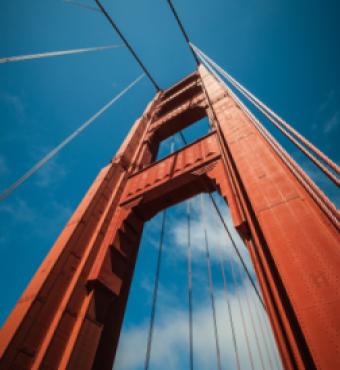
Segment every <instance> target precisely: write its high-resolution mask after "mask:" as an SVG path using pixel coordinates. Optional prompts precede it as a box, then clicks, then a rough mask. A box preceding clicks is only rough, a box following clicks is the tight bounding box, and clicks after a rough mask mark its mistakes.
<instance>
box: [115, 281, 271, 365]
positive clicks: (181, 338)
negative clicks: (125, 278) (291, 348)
mask: <svg viewBox="0 0 340 370" xmlns="http://www.w3.org/2000/svg"><path fill="white" fill-rule="evenodd" d="M238 293H239V295H240V302H241V305H242V307H243V313H244V316H245V322H246V326H247V333H248V336H249V344H250V349H251V353H252V356H253V361H254V364H255V369H260V368H262V366H261V362H260V357H259V352H258V349H257V345H256V339H255V335H254V332H253V327H252V326H251V320H250V316H249V311H248V305H247V301H246V294H248V299H251V302H250V305H251V307H252V308H251V310H252V315H253V318H254V322H255V328H256V331H257V335H258V337H259V345H260V349H261V353H262V356H263V361H264V365H265V368H266V369H267V368H268V369H269V368H270V365H269V364H270V361H271V362H272V363H273V364H274V368H277V366H276V365H275V364H276V361H277V357H276V359H275V356H277V354H276V353H275V349H274V344H273V342H272V337H268V335H270V334H268V331H267V329H265V334H266V337H265V338H266V342H264V340H263V337H262V335H261V329H260V326H259V322H260V320H258V317H259V316H257V315H258V314H260V315H261V319H262V320H261V322H262V323H263V324H264V320H265V316H264V314H263V313H262V314H261V309H260V307H258V311H255V306H254V305H255V304H258V303H257V302H255V299H256V297H255V296H254V294H253V292H252V291H250V290H249V288H246V287H242V288H241V289H239V291H238ZM249 297H250V298H249ZM230 302H231V307H232V315H233V322H234V325H235V329H236V340H237V346H238V351H239V355H240V361H241V368H242V369H248V368H249V369H250V362H249V355H248V351H247V346H246V340H245V336H244V328H243V326H242V319H241V314H240V310H239V306H238V301H237V298H236V295H235V293H234V294H233V295H230ZM158 312H159V314H158V317H157V322H156V325H155V328H154V336H153V346H152V352H151V366H150V368H152V369H166V370H173V369H183V368H187V361H188V359H187V357H188V313H187V312H186V311H185V310H184V309H179V308H176V307H175V308H174V307H172V306H169V305H168V306H166V307H165V306H162V308H161V310H159V311H158ZM216 312H217V323H218V334H219V344H220V350H221V359H222V365H223V368H224V369H227V368H236V366H235V354H234V347H233V341H232V337H231V329H230V324H229V321H228V315H227V306H226V302H225V298H224V296H223V293H222V292H220V291H219V292H217V294H216ZM262 327H263V326H262ZM147 331H148V322H147V321H145V322H143V323H142V324H141V325H139V326H135V327H131V328H129V329H127V330H125V331H124V332H123V333H122V336H121V340H120V344H119V350H118V353H117V358H116V363H115V367H114V369H115V370H137V369H141V368H142V366H143V363H144V360H145V351H146V340H147ZM193 332H194V361H195V368H197V369H204V370H209V369H211V370H212V369H216V348H215V341H214V334H213V322H212V314H211V307H210V304H209V302H207V303H203V304H200V305H196V306H195V307H194V323H193ZM266 345H267V346H266ZM268 348H269V351H268ZM269 356H270V360H269Z"/></svg>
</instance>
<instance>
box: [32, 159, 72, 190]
mask: <svg viewBox="0 0 340 370" xmlns="http://www.w3.org/2000/svg"><path fill="white" fill-rule="evenodd" d="M66 175H67V170H66V168H65V166H63V165H61V164H59V163H58V160H57V159H53V160H51V161H50V162H48V163H46V165H45V166H44V167H42V168H41V169H40V170H39V171H38V172H37V174H36V180H35V184H36V185H37V186H39V187H41V188H46V187H48V186H51V185H53V184H56V183H58V182H60V181H61V179H63V178H64V177H65V176H66Z"/></svg>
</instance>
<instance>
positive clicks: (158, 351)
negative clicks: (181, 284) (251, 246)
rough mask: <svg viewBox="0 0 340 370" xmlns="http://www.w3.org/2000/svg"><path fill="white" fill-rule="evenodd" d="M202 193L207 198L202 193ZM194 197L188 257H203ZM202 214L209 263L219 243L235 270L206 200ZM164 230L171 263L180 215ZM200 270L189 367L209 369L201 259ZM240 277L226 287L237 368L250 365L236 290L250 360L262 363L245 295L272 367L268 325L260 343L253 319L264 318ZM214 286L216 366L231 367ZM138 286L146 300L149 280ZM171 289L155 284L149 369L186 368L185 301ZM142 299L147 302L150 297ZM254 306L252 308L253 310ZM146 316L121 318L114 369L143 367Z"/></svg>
mask: <svg viewBox="0 0 340 370" xmlns="http://www.w3.org/2000/svg"><path fill="white" fill-rule="evenodd" d="M205 198H206V200H207V197H205ZM197 200H198V197H196V198H194V200H193V201H192V223H191V236H192V248H193V258H194V262H199V261H203V262H204V261H205V256H204V254H205V249H204V239H203V220H202V215H201V214H200V207H199V202H198V201H197ZM218 203H219V206H220V209H221V210H222V212H223V216H224V219H225V220H226V222H227V224H228V226H229V228H230V230H231V232H232V234H233V236H234V238H235V240H236V242H237V244H238V245H239V247H240V251H241V253H242V255H243V257H244V259H245V260H246V261H247V264H248V267H249V269H250V270H251V271H253V270H252V267H251V266H250V265H251V264H250V261H249V257H248V256H247V252H246V249H245V247H244V246H243V244H242V242H241V241H240V239H239V237H238V235H237V233H236V231H235V230H234V228H233V226H232V222H231V219H230V216H229V213H228V212H227V210H226V207H225V206H224V205H222V201H221V200H219V201H218ZM205 215H206V219H207V222H206V224H207V228H208V230H209V231H208V233H209V234H208V235H209V239H210V243H209V244H210V249H211V256H212V263H213V265H216V266H217V263H218V261H219V248H220V247H222V248H223V253H224V255H225V257H226V258H227V259H229V260H231V261H232V263H233V265H234V267H235V268H236V270H238V268H240V266H239V261H238V259H237V258H236V257H235V252H234V251H233V250H232V249H231V245H230V242H228V243H226V235H225V231H224V229H223V228H222V227H221V224H220V220H219V219H218V218H217V216H216V214H215V210H214V209H212V207H211V206H210V202H208V201H207V202H206V205H205ZM158 221H159V220H158ZM169 229H170V230H171V232H170V240H169V239H168V238H166V243H167V244H171V245H169V246H168V245H166V246H165V251H166V252H167V257H170V258H172V259H174V261H175V262H176V261H178V260H179V259H183V258H185V255H186V253H187V224H186V218H185V215H184V216H183V214H182V215H180V216H179V215H178V213H177V212H173V213H170V214H169V219H168V221H167V230H169ZM154 236H155V237H157V236H158V234H157V235H156V233H155V235H154ZM196 267H197V264H196ZM226 267H228V266H226ZM200 270H201V273H199V271H198V270H196V273H197V274H196V275H194V277H193V279H194V282H193V287H194V297H193V299H194V301H193V305H194V317H193V319H194V324H193V325H194V329H193V330H194V359H195V369H204V370H213V369H214V370H215V369H216V368H217V366H216V349H215V339H214V334H213V321H212V312H211V304H210V300H209V296H208V293H206V295H205V293H204V291H206V289H207V287H206V285H205V284H206V280H204V279H205V277H206V267H205V264H204V263H203V264H202V265H201V268H200ZM203 275H204V276H203ZM241 281H242V282H240V281H238V282H237V283H236V286H235V284H233V285H232V287H230V288H231V289H230V292H229V299H230V303H231V309H232V315H233V321H234V325H235V328H236V337H237V345H238V350H239V354H240V361H241V368H242V369H248V368H249V369H250V362H249V357H248V356H249V355H248V352H247V345H246V339H245V335H244V329H243V326H242V318H241V313H240V308H239V303H238V299H237V295H239V299H240V302H241V306H242V309H243V313H244V316H245V322H246V326H247V331H248V335H249V341H250V348H251V353H252V355H253V358H254V362H255V369H260V368H262V366H261V362H260V357H259V352H258V348H257V344H256V337H255V335H254V332H253V327H252V323H251V319H250V316H249V311H248V304H247V300H246V297H248V299H249V301H250V307H251V310H252V315H253V319H254V323H255V327H256V331H257V335H258V337H259V345H260V348H261V353H262V355H263V361H264V364H265V368H266V369H270V361H271V362H272V363H273V367H274V368H275V369H278V368H279V369H280V368H281V367H278V366H277V365H276V362H275V361H276V360H275V359H276V358H278V357H277V354H276V353H275V349H274V344H273V343H274V342H273V338H272V337H271V334H270V333H269V332H268V328H269V327H266V328H264V330H265V334H266V335H267V336H269V337H268V338H267V336H266V342H264V339H263V336H262V332H261V328H260V324H259V323H260V322H262V323H263V324H264V323H265V320H266V319H265V315H264V314H263V312H262V308H261V307H260V305H259V302H258V301H257V297H256V296H255V293H254V291H253V289H252V288H250V286H249V281H248V280H247V279H246V278H245V277H244V275H243V277H242V279H241ZM229 284H230V282H229ZM216 287H217V285H216ZM216 287H215V292H216V294H215V297H216V300H215V303H216V313H217V324H218V334H219V342H220V350H221V357H222V365H223V369H227V368H236V366H235V355H234V347H233V341H232V336H231V327H230V323H229V316H228V311H227V304H226V300H225V295H224V292H223V291H222V290H221V289H217V288H216ZM140 288H141V289H143V290H144V291H145V296H146V297H148V300H149V299H150V297H151V294H152V289H153V284H152V283H150V282H149V281H148V280H146V279H145V280H143V281H142V283H141V286H140ZM172 288H173V287H172ZM202 292H203V294H202ZM176 293H177V294H178V292H177V291H176V289H173V290H172V289H169V288H168V287H166V286H164V285H163V284H162V283H161V284H160V286H159V294H158V303H157V310H156V321H155V326H154V335H153V346H152V353H151V366H150V369H165V370H174V369H176V370H177V369H185V368H188V312H187V308H186V302H181V301H180V298H179V297H178V295H176ZM198 293H199V294H198ZM143 304H144V302H143ZM148 304H151V302H149V303H148ZM255 305H256V307H257V310H255ZM261 312H262V314H261ZM259 314H260V315H262V316H261V318H262V320H261V321H260V320H259V316H258V315H259ZM148 319H149V318H148V317H143V318H142V321H141V322H140V323H139V324H137V325H134V326H131V324H129V321H127V325H126V328H125V329H124V330H123V332H122V335H121V339H120V343H119V348H118V352H117V357H116V363H115V367H114V369H115V370H139V369H143V368H144V367H143V365H144V361H145V353H146V343H147V335H148V325H149V321H148ZM134 322H135V321H134ZM268 341H269V342H268ZM266 345H267V346H266ZM268 346H269V353H268ZM268 356H270V360H269V359H268ZM275 356H276V357H275Z"/></svg>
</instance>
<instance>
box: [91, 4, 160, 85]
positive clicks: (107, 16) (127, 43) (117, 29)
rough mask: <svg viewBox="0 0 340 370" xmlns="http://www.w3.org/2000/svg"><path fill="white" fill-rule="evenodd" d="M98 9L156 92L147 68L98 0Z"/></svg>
mask: <svg viewBox="0 0 340 370" xmlns="http://www.w3.org/2000/svg"><path fill="white" fill-rule="evenodd" d="M95 1H96V3H97V5H98V7H99V9H100V10H101V12H102V13H103V14H104V15H105V17H106V19H107V20H108V21H109V22H110V24H111V26H112V27H113V29H114V30H115V31H116V32H117V33H118V35H119V37H120V38H121V39H122V41H123V42H124V44H125V46H126V47H127V48H128V49H129V50H130V52H131V54H132V55H133V56H134V58H135V59H136V61H137V63H138V64H139V65H140V67H141V68H142V69H143V71H144V73H145V74H146V75H147V76H148V78H149V80H150V81H151V82H152V84H153V85H154V87H155V89H156V90H157V91H159V90H160V88H159V86H158V85H157V83H156V81H155V80H154V79H153V77H152V76H151V74H150V72H149V71H148V70H147V68H146V67H145V65H144V64H143V63H142V61H141V60H140V59H139V57H138V55H137V54H136V52H135V50H134V49H133V48H132V46H131V45H130V43H129V42H128V40H127V39H126V38H125V36H124V35H123V34H122V32H121V31H120V29H119V28H118V26H117V24H116V23H115V22H114V21H113V19H112V17H111V16H110V15H109V13H108V12H107V11H106V10H105V8H104V7H103V5H102V4H101V2H100V1H99V0H95Z"/></svg>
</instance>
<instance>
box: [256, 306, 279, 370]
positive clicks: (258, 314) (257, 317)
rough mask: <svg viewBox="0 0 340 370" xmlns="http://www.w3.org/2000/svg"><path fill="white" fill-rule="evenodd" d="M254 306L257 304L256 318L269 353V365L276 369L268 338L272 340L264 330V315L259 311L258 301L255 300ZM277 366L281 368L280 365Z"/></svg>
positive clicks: (272, 369) (271, 368)
mask: <svg viewBox="0 0 340 370" xmlns="http://www.w3.org/2000/svg"><path fill="white" fill-rule="evenodd" d="M254 306H255V313H256V319H257V322H258V324H259V327H260V332H261V337H262V341H263V343H264V347H265V350H266V354H267V357H268V363H269V367H270V370H274V366H273V361H272V356H271V353H270V349H269V343H268V341H267V340H270V339H269V338H268V337H267V333H265V330H264V327H263V322H262V317H261V315H260V313H259V309H258V307H257V302H254ZM276 368H277V369H279V367H278V366H277V367H276Z"/></svg>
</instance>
